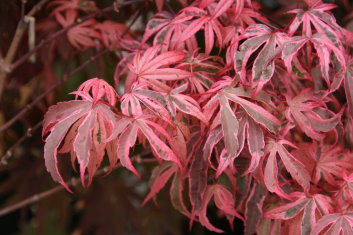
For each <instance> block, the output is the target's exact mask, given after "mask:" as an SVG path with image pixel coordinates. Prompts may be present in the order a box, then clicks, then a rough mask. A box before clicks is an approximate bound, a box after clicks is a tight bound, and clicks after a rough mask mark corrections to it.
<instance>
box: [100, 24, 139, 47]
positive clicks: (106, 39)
mask: <svg viewBox="0 0 353 235" xmlns="http://www.w3.org/2000/svg"><path fill="white" fill-rule="evenodd" d="M94 28H95V29H97V31H99V32H100V33H101V36H100V37H101V40H102V41H103V45H104V46H105V47H107V48H111V49H116V48H117V47H118V46H119V42H120V39H121V35H122V34H123V33H124V32H128V28H127V27H126V25H124V24H120V23H116V22H114V21H111V20H105V21H103V22H102V23H96V24H95V25H94ZM124 37H125V38H126V39H128V40H129V39H132V36H131V34H129V33H125V35H124Z"/></svg>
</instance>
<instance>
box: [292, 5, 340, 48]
mask: <svg viewBox="0 0 353 235" xmlns="http://www.w3.org/2000/svg"><path fill="white" fill-rule="evenodd" d="M308 5H309V9H308V10H306V11H305V10H303V9H294V10H291V11H289V12H288V13H291V14H296V16H295V18H294V19H293V20H292V22H291V24H290V25H289V27H288V32H289V34H290V35H294V34H295V33H296V31H297V30H298V28H299V27H300V25H302V35H305V36H307V37H309V38H310V37H311V36H312V35H313V30H312V27H311V26H313V27H314V28H315V30H316V32H318V33H322V34H325V35H326V36H327V38H328V39H329V40H331V41H332V42H333V43H334V44H335V46H337V47H338V48H340V49H341V47H342V43H341V39H342V38H343V34H342V28H341V27H340V26H339V25H338V24H337V23H336V19H335V17H334V16H333V15H332V14H330V13H328V12H327V11H329V10H331V9H333V8H336V6H335V5H334V4H328V3H323V2H322V1H314V2H313V3H309V4H308Z"/></svg>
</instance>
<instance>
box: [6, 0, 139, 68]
mask: <svg viewBox="0 0 353 235" xmlns="http://www.w3.org/2000/svg"><path fill="white" fill-rule="evenodd" d="M144 1H145V0H131V1H127V2H123V3H121V4H118V5H113V6H110V7H106V8H104V9H102V10H100V11H98V12H95V13H93V14H91V15H88V16H85V17H83V18H81V19H78V20H77V21H76V22H75V23H72V24H71V25H68V26H66V27H65V28H62V29H61V30H59V31H57V32H55V33H53V34H52V35H51V36H49V37H48V38H46V39H43V40H42V41H41V42H40V43H39V44H38V45H37V46H35V47H34V48H33V49H32V50H30V51H29V52H27V53H26V54H25V55H23V56H21V58H20V59H18V60H17V61H15V62H14V63H13V64H12V66H11V67H10V71H13V70H14V69H16V68H17V67H18V66H19V65H21V64H22V63H23V62H25V61H26V60H27V59H28V58H29V57H30V56H31V55H32V54H34V53H36V52H37V51H38V50H39V49H40V48H42V46H44V45H45V44H47V43H49V42H51V41H52V40H54V39H56V38H57V37H59V36H61V35H62V34H63V33H65V32H66V31H68V30H69V29H71V28H73V27H75V26H76V25H78V24H81V23H82V22H84V21H87V20H89V19H93V18H95V17H97V16H100V15H102V14H104V13H107V12H109V11H112V10H115V9H116V8H122V7H125V6H129V5H132V4H135V3H139V2H144Z"/></svg>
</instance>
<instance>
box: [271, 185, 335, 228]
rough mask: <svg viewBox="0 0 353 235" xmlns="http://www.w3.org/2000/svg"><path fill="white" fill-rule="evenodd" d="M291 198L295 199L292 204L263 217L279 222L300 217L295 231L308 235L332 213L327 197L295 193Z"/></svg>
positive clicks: (330, 201) (280, 207)
mask: <svg viewBox="0 0 353 235" xmlns="http://www.w3.org/2000/svg"><path fill="white" fill-rule="evenodd" d="M291 197H292V198H295V200H294V201H293V202H289V203H286V204H284V205H281V206H279V207H276V208H273V209H271V210H269V211H266V212H265V214H264V216H265V217H267V218H271V219H280V220H289V219H292V218H295V217H300V222H301V223H300V226H299V227H298V228H296V230H295V231H296V232H297V233H298V234H302V235H304V234H305V235H309V234H310V232H311V231H312V229H313V228H314V227H315V225H316V224H317V221H318V220H319V219H320V218H321V217H323V216H325V215H329V214H330V213H332V212H333V207H332V205H333V202H332V200H331V198H330V197H328V196H325V195H322V194H314V195H311V196H307V195H305V194H304V193H300V192H295V193H292V194H291Z"/></svg>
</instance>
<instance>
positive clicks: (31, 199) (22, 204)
mask: <svg viewBox="0 0 353 235" xmlns="http://www.w3.org/2000/svg"><path fill="white" fill-rule="evenodd" d="M147 153H148V154H149V153H150V152H146V153H145V154H146V155H147ZM141 155H142V154H137V155H135V156H134V157H132V158H131V161H133V162H137V163H149V162H156V161H157V160H156V159H155V158H146V159H141ZM119 167H121V164H120V163H118V164H117V165H116V167H114V169H116V168H119ZM109 169H110V167H108V166H107V167H104V168H102V169H100V170H98V171H97V173H96V174H95V176H103V175H104V174H106V173H107V172H108V171H109ZM85 178H87V176H86V177H85ZM79 181H80V179H79V178H72V179H71V180H69V181H67V182H66V184H67V185H68V186H75V185H77V184H78V182H79ZM63 189H64V187H63V186H62V185H59V186H56V187H54V188H51V189H49V190H46V191H44V192H41V193H38V194H35V195H33V196H31V197H29V198H27V199H24V200H22V201H20V202H18V203H15V204H13V205H11V206H8V207H5V208H3V209H1V210H0V216H3V215H6V214H9V213H11V212H13V211H16V210H18V209H21V208H23V207H25V206H28V205H31V204H33V203H36V202H38V201H40V200H42V199H43V198H46V197H48V196H50V195H53V194H55V193H57V192H59V191H61V190H63Z"/></svg>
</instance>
